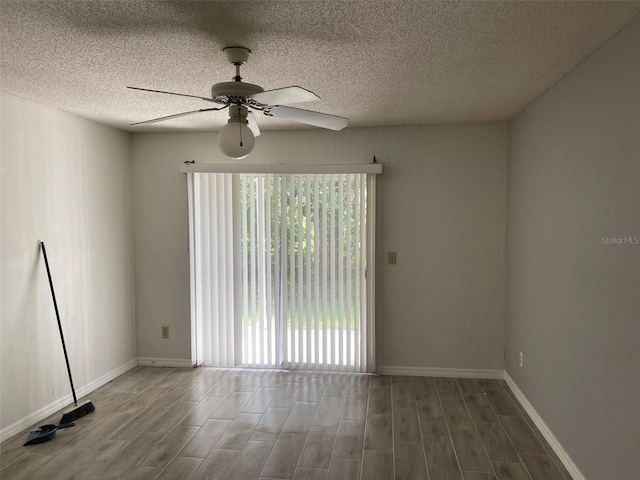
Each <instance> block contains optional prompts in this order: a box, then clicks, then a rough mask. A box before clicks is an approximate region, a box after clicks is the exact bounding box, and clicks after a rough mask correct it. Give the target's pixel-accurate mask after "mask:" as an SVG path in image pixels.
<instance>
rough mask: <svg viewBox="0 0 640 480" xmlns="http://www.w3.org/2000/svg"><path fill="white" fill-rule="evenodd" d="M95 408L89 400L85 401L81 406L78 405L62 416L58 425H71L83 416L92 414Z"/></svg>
mask: <svg viewBox="0 0 640 480" xmlns="http://www.w3.org/2000/svg"><path fill="white" fill-rule="evenodd" d="M95 410H96V407H94V406H93V403H91V400H87V401H86V402H84V403H83V404H82V405H78V406H76V407H74V408H73V409H71V410H68V411H66V412H64V413H63V414H62V418H61V419H60V423H71V422H74V421H75V420H77V419H79V418H81V417H84V416H85V415H89V414H90V413H91V412H94V411H95Z"/></svg>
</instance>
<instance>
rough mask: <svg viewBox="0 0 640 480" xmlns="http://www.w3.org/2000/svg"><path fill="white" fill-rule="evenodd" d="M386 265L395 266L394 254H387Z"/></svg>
mask: <svg viewBox="0 0 640 480" xmlns="http://www.w3.org/2000/svg"><path fill="white" fill-rule="evenodd" d="M388 263H389V265H395V264H396V252H389V257H388Z"/></svg>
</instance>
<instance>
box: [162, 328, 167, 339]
mask: <svg viewBox="0 0 640 480" xmlns="http://www.w3.org/2000/svg"><path fill="white" fill-rule="evenodd" d="M162 338H169V327H162Z"/></svg>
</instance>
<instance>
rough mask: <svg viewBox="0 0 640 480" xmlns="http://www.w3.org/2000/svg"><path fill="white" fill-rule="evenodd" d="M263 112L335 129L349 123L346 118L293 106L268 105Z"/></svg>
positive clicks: (340, 128)
mask: <svg viewBox="0 0 640 480" xmlns="http://www.w3.org/2000/svg"><path fill="white" fill-rule="evenodd" d="M264 113H265V115H269V116H270V117H276V118H282V119H284V120H291V121H292V122H298V123H304V124H306V125H313V126H314V127H321V128H328V129H329V130H336V131H338V130H342V129H343V128H344V127H346V126H347V124H348V123H349V119H348V118H344V117H337V116H335V115H329V114H326V113H320V112H312V111H310V110H301V109H299V108H293V107H280V106H278V107H270V108H268V109H266V110H265V111H264Z"/></svg>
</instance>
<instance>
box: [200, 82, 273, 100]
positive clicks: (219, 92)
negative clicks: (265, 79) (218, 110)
mask: <svg viewBox="0 0 640 480" xmlns="http://www.w3.org/2000/svg"><path fill="white" fill-rule="evenodd" d="M260 92H264V88H262V87H261V86H259V85H254V84H253V83H246V82H222V83H216V84H215V85H214V86H212V87H211V97H212V98H216V97H226V98H228V99H229V103H235V104H240V103H246V101H247V98H248V97H250V96H251V95H254V94H256V93H260Z"/></svg>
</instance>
